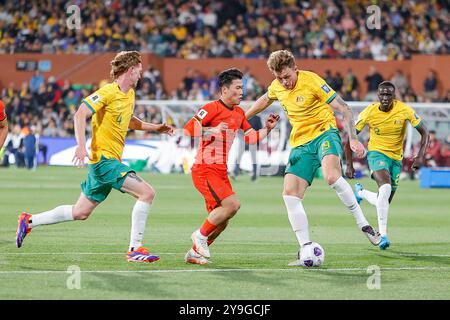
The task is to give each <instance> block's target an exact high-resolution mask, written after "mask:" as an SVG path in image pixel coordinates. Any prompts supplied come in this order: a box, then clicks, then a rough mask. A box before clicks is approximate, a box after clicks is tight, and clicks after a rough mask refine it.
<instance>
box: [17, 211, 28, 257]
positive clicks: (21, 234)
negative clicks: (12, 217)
mask: <svg viewBox="0 0 450 320" xmlns="http://www.w3.org/2000/svg"><path fill="white" fill-rule="evenodd" d="M30 218H31V214H28V213H26V212H22V213H21V214H20V215H19V221H18V225H17V230H16V244H17V248H20V247H22V243H23V240H24V239H25V237H26V236H27V234H29V233H30V232H31V227H30Z"/></svg>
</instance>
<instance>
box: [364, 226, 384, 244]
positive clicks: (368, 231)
mask: <svg viewBox="0 0 450 320" xmlns="http://www.w3.org/2000/svg"><path fill="white" fill-rule="evenodd" d="M361 231H362V232H363V233H364V234H365V235H366V236H367V238H368V239H369V241H370V242H371V243H372V244H373V245H374V246H377V245H379V244H380V242H381V235H380V233H379V232H378V231H376V230H375V229H374V228H372V226H369V225H367V226H364V227H362V228H361Z"/></svg>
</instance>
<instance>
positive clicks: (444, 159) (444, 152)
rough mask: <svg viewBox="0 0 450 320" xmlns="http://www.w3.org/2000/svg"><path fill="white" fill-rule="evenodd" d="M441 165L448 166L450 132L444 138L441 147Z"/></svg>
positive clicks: (449, 162) (449, 164) (449, 163)
mask: <svg viewBox="0 0 450 320" xmlns="http://www.w3.org/2000/svg"><path fill="white" fill-rule="evenodd" d="M441 155H442V165H443V166H446V167H450V134H449V135H448V136H447V139H445V141H444V143H443V147H442V152H441Z"/></svg>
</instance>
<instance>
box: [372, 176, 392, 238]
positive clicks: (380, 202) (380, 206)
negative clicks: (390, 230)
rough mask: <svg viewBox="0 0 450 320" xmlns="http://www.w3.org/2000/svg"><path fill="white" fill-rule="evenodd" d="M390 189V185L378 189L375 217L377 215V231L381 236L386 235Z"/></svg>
mask: <svg viewBox="0 0 450 320" xmlns="http://www.w3.org/2000/svg"><path fill="white" fill-rule="evenodd" d="M391 191H392V187H391V185H390V184H388V183H386V184H383V185H382V186H381V187H380V188H379V189H378V198H377V204H376V206H377V215H378V229H379V231H380V234H381V235H382V236H385V235H386V233H387V220H388V213H389V197H390V196H391Z"/></svg>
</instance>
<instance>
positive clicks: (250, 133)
mask: <svg viewBox="0 0 450 320" xmlns="http://www.w3.org/2000/svg"><path fill="white" fill-rule="evenodd" d="M279 120H280V116H279V115H277V114H273V113H271V114H270V115H269V116H268V117H267V119H266V123H265V126H264V128H262V129H261V130H258V131H255V130H254V129H250V130H247V132H246V133H245V142H246V143H248V144H255V143H257V142H259V141H261V140H263V139H264V138H265V137H267V136H268V135H269V133H270V131H272V129H273V128H275V127H276V126H277V124H278V121H279Z"/></svg>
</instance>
